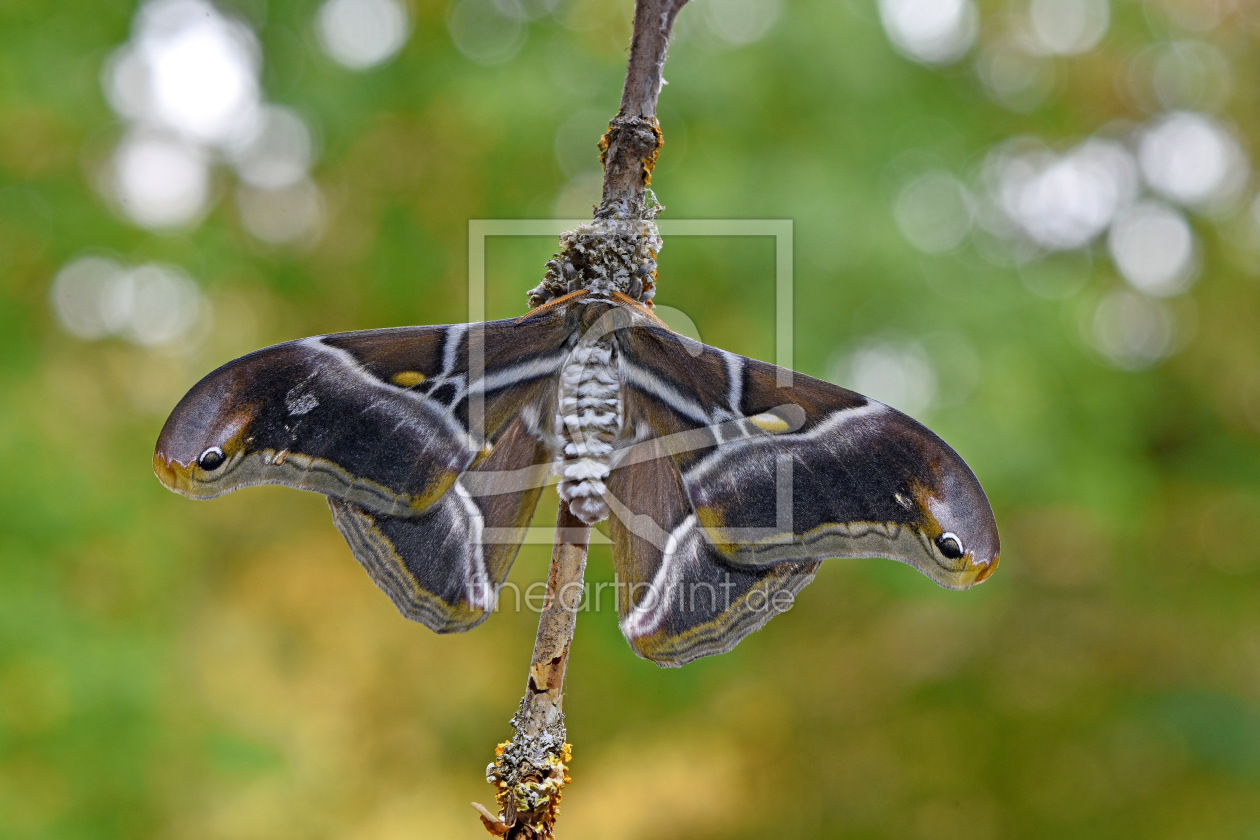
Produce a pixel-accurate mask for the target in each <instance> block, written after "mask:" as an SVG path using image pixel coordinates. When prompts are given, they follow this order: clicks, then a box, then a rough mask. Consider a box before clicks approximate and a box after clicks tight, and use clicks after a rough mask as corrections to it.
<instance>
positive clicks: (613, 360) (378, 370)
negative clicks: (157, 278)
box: [153, 262, 999, 666]
mask: <svg viewBox="0 0 1260 840" xmlns="http://www.w3.org/2000/svg"><path fill="white" fill-rule="evenodd" d="M569 268H572V266H571V265H570V264H569V263H567V262H566V270H567V269H569ZM641 273H642V272H640V274H641ZM623 275H624V276H623ZM619 276H621V281H622V282H621V283H620V285H618V284H616V283H604V284H600V283H596V282H584V281H580V282H576V283H571V284H570V285H576V286H577V287H578V288H577V289H576V290H574V291H572V292H569V293H566V294H562V295H556V296H554V297H553V299H552V300H550V301H548V302H546V303H545V304H544V305H542V306H539V307H538V308H536V309H534V310H533V311H532V312H530V313H529V314H527V315H525V316H523V317H521V318H519V319H515V320H503V321H491V322H487V323H476V324H457V325H451V326H423V327H404V328H395V329H379V330H368V331H363V332H348V333H340V334H334V335H324V336H317V337H314V338H306V339H302V340H299V341H291V342H288V343H285V344H279V345H276V346H274V347H269V348H266V349H263V350H259V351H257V352H254V353H250V354H249V355H246V356H243V357H241V358H239V359H237V360H235V361H233V362H229V363H228V364H226V365H224V366H223V367H221V368H219V369H218V370H216V371H214V372H212V373H210V374H209V375H208V376H206V377H205V378H204V379H202V380H201V381H200V382H199V383H198V384H197V385H195V386H194V387H193V388H192V390H190V391H189V392H188V394H187V395H186V396H185V397H184V398H183V399H182V400H181V401H180V402H179V404H178V405H177V406H176V408H175V410H174V411H173V413H172V414H171V416H170V418H169V419H168V420H167V421H166V424H165V426H164V427H163V429H162V432H161V435H160V437H159V438H158V442H157V447H156V451H155V453H154V456H153V468H154V471H155V472H156V473H157V476H158V478H159V479H161V481H162V482H163V483H164V484H165V485H166V486H167V487H169V488H170V489H171V490H174V491H175V492H178V493H182V494H184V495H186V496H190V497H192V498H197V499H208V498H213V497H215V496H219V495H222V494H224V493H229V492H231V491H233V490H237V489H239V488H241V487H247V486H250V485H256V484H283V485H286V486H289V487H296V488H298V489H301V490H310V491H314V492H316V493H321V494H323V495H325V496H326V497H327V498H328V504H329V507H330V508H331V509H332V516H333V522H334V523H335V525H336V527H337V529H338V530H339V531H340V532H341V534H342V536H344V537H345V540H346V542H347V543H348V544H349V547H350V550H351V552H352V553H353V554H354V556H355V558H357V560H358V561H359V562H360V563H361V564H362V565H363V567H364V569H366V570H367V572H368V574H369V575H370V576H371V578H372V580H373V581H375V583H376V584H377V585H378V586H379V587H380V588H381V589H383V590H384V591H385V592H386V593H387V594H388V595H389V597H390V598H391V599H392V600H393V602H394V604H395V605H396V606H397V607H398V609H399V611H400V612H401V613H402V614H403V615H404V616H406V617H407V618H410V619H414V620H416V621H419V622H421V623H423V624H425V625H426V626H428V627H429V628H431V629H432V630H435V631H437V632H439V633H447V632H454V631H463V630H467V629H469V628H471V627H474V626H475V625H477V624H478V623H480V622H481V621H482V620H484V619H485V618H486V616H487V615H488V614H489V613H490V612H491V611H492V610H493V609H494V606H495V603H496V596H497V593H498V590H499V587H500V586H501V585H502V584H503V582H504V580H505V578H506V577H507V574H508V569H509V567H510V566H511V564H512V561H513V559H514V558H515V556H516V553H517V550H518V548H519V546H520V544H521V541H522V540H523V538H524V533H525V529H526V527H527V525H528V523H529V520H530V517H531V515H532V513H533V511H534V507H535V505H536V503H537V501H538V498H539V496H540V494H541V493H542V491H543V488H544V486H545V485H546V484H547V483H548V477H549V476H550V475H552V474H554V475H555V476H556V477H558V484H557V490H558V492H559V494H560V496H561V498H562V499H564V500H565V501H567V502H568V503H569V506H570V509H571V511H572V512H573V513H574V514H575V515H576V516H577V517H578V518H580V519H581V520H583V521H584V522H587V523H595V522H600V521H604V520H607V523H608V526H607V527H608V532H609V537H610V539H611V543H612V557H613V563H614V566H615V570H616V575H617V583H618V586H617V602H618V611H619V614H620V625H621V629H622V631H623V634H624V635H625V637H626V639H627V641H628V642H629V644H630V646H631V647H632V648H633V649H634V651H635V652H636V653H638V654H639V655H640V656H643V657H645V658H647V659H650V660H652V661H655V662H657V663H659V664H661V665H668V666H672V665H682V664H684V663H687V662H690V661H691V660H693V659H696V658H697V657H701V656H707V655H710V654H718V653H723V652H726V651H729V650H730V649H731V648H733V647H734V646H735V644H736V643H738V642H739V641H740V640H741V639H742V638H743V637H744V636H746V635H747V634H748V633H749V632H751V631H753V630H755V629H757V628H759V627H761V626H762V625H763V624H765V622H766V621H767V620H769V619H770V618H771V617H772V616H773V615H775V614H777V613H779V612H782V611H783V610H784V609H787V608H788V607H790V606H791V604H792V599H793V597H794V596H795V595H796V593H797V592H798V591H799V590H800V589H801V588H802V587H803V586H805V585H806V584H807V583H809V581H810V580H811V579H812V578H813V577H814V573H815V572H816V571H817V569H818V567H819V565H820V563H821V561H822V560H823V559H826V558H831V557H853V558H856V557H886V558H890V559H893V560H897V561H901V562H903V563H908V564H909V565H911V566H914V567H915V568H917V569H918V570H920V571H921V572H923V573H924V574H925V575H927V576H928V577H929V578H931V579H932V580H933V581H935V582H936V583H938V584H940V585H941V586H944V587H948V588H951V589H963V588H966V587H969V586H971V585H973V584H976V583H979V582H981V581H983V580H984V579H985V578H987V577H988V576H989V575H990V574H991V573H992V572H993V570H994V569H995V568H996V566H997V564H998V556H999V542H998V533H997V526H996V524H995V521H994V517H993V512H992V510H991V508H990V506H989V502H988V500H987V498H986V497H985V494H984V491H983V490H982V489H981V486H980V484H979V482H978V481H977V480H976V477H975V476H974V475H973V473H972V472H971V470H970V469H969V468H968V467H967V465H966V464H965V463H964V462H963V460H962V459H961V458H960V457H959V456H958V455H957V454H956V453H955V452H954V451H953V450H952V449H951V448H950V447H949V446H948V445H946V444H945V443H944V442H943V441H942V440H941V439H940V438H938V437H937V436H936V435H935V434H933V433H932V432H931V431H929V430H928V429H927V428H925V427H924V426H922V425H920V424H919V423H918V422H916V421H914V420H912V419H911V418H909V417H907V416H906V415H904V414H902V413H901V412H899V411H896V410H895V409H892V408H890V407H888V406H886V405H883V404H881V403H878V402H876V401H874V400H871V399H868V398H866V397H864V396H862V395H860V394H857V393H854V392H853V391H849V390H846V389H844V388H840V387H837V386H835V385H832V384H830V383H827V382H823V381H820V380H817V379H813V378H811V377H808V376H804V375H802V374H799V373H794V372H791V371H788V370H785V369H783V368H778V367H775V366H773V365H769V364H766V363H764V362H759V361H755V360H753V359H749V358H745V357H743V356H739V355H735V354H733V353H728V352H725V351H723V350H719V349H717V348H714V347H710V346H707V345H704V344H701V343H699V342H696V341H693V340H691V339H689V338H686V337H684V336H681V335H678V334H676V333H674V332H671V331H670V330H669V329H668V328H667V327H665V326H664V325H663V324H662V323H661V322H660V321H658V320H657V319H656V318H655V316H654V315H653V314H652V312H651V310H650V309H649V308H648V307H646V306H645V305H644V303H643V302H642V300H641V298H642V296H643V294H644V293H643V284H642V283H641V282H639V281H636V280H635V278H634V276H633V272H626V271H622V272H620V273H619ZM627 292H638V293H639V294H638V295H635V296H632V295H630V294H627Z"/></svg>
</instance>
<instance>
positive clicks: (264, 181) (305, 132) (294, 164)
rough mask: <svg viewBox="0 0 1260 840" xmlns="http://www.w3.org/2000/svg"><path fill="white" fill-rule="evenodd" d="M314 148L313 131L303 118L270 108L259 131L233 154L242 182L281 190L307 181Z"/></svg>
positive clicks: (262, 116) (264, 111)
mask: <svg viewBox="0 0 1260 840" xmlns="http://www.w3.org/2000/svg"><path fill="white" fill-rule="evenodd" d="M312 146H313V144H312V141H311V132H310V129H308V128H307V127H306V123H305V121H303V119H302V118H301V117H300V116H298V115H297V114H296V113H294V112H293V111H292V110H290V109H288V108H281V107H278V106H275V105H266V106H263V108H262V109H261V112H260V115H259V119H258V121H257V128H256V130H255V131H254V132H252V133H251V135H250V136H249V137H247V138H244V139H243V141H242V142H241V143H240V144H238V145H237V146H236V147H234V148H233V149H231V150H230V153H229V154H230V157H231V158H232V160H233V162H234V163H235V165H236V172H237V174H238V175H240V177H241V180H242V181H244V182H245V183H247V184H250V185H252V186H255V187H261V188H263V189H277V188H279V187H285V186H288V185H289V184H293V183H296V182H298V181H300V180H302V179H303V178H305V177H306V172H307V170H308V169H309V168H310V165H311V157H312Z"/></svg>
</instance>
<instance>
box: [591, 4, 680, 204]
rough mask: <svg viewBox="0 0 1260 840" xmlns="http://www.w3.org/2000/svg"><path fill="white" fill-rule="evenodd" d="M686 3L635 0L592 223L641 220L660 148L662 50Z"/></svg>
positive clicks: (604, 140) (603, 144)
mask: <svg viewBox="0 0 1260 840" xmlns="http://www.w3.org/2000/svg"><path fill="white" fill-rule="evenodd" d="M686 3H687V0H637V2H636V3H635V6H634V34H633V35H631V37H630V60H629V62H628V63H627V65H626V83H625V86H624V87H623V88H622V92H621V110H620V111H619V112H618V113H617V116H616V117H614V118H613V120H612V122H610V123H609V124H608V133H607V134H605V135H604V137H603V138H602V139H601V140H600V149H601V150H602V151H603V158H602V159H603V163H604V196H603V200H602V201H601V202H600V206H599V210H598V211H597V212H596V213H595V215H596V217H597V218H623V219H625V218H641V217H642V214H643V211H644V200H643V196H644V191H645V190H646V188H647V186H648V184H650V183H651V181H652V167H653V166H655V164H656V154H657V152H658V151H659V150H660V148H661V146H662V145H663V144H664V140H663V139H662V138H661V130H660V126H659V124H658V123H657V121H656V100H657V98H658V97H659V96H660V94H661V85H662V84H663V83H664V76H663V73H664V70H665V50H666V48H667V47H668V46H669V35H670V32H672V31H673V28H674V20H675V18H677V17H678V10H679V9H681V8H682V7H683V6H684V5H686Z"/></svg>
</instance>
